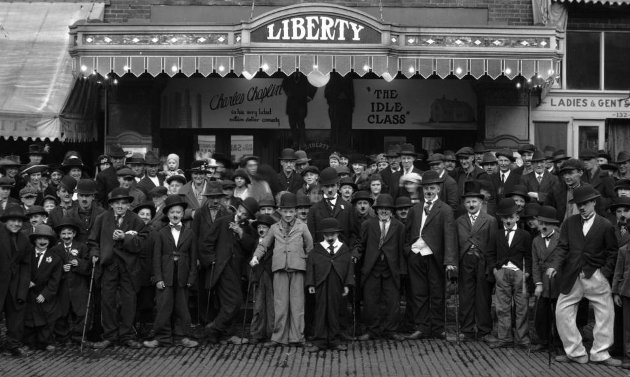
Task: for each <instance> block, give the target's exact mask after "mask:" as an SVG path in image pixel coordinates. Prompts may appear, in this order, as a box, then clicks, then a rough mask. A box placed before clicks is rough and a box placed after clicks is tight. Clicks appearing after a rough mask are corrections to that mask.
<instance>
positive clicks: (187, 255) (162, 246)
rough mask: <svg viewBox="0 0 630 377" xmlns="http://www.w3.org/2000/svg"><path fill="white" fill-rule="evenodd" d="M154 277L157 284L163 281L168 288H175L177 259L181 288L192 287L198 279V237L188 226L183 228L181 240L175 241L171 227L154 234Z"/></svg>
mask: <svg viewBox="0 0 630 377" xmlns="http://www.w3.org/2000/svg"><path fill="white" fill-rule="evenodd" d="M154 235H155V241H154V242H155V243H154V248H153V276H154V278H155V281H156V282H159V281H163V282H164V284H166V286H167V287H172V286H173V280H174V276H173V271H174V270H175V261H174V260H175V258H179V260H178V262H177V282H178V285H179V287H185V286H186V285H187V284H188V285H189V286H192V285H193V284H194V283H195V280H196V279H197V237H196V236H195V234H194V233H193V231H192V230H191V229H190V227H188V226H185V225H184V226H183V227H182V230H181V232H180V234H179V240H178V242H177V245H175V239H174V238H173V234H172V232H171V227H170V225H168V224H167V225H165V226H164V227H162V229H160V230H158V231H157V232H155V233H154Z"/></svg>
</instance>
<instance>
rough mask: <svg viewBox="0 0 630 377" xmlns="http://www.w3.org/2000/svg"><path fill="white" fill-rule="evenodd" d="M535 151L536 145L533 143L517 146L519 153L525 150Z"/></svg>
mask: <svg viewBox="0 0 630 377" xmlns="http://www.w3.org/2000/svg"><path fill="white" fill-rule="evenodd" d="M535 151H536V146H535V145H533V144H525V145H521V146H520V147H519V148H518V153H519V154H523V153H526V152H529V153H534V152H535Z"/></svg>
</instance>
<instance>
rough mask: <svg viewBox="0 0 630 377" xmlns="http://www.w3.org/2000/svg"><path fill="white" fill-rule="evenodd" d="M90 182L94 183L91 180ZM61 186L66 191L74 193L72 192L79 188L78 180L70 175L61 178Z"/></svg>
mask: <svg viewBox="0 0 630 377" xmlns="http://www.w3.org/2000/svg"><path fill="white" fill-rule="evenodd" d="M86 180H87V179H86ZM82 181H83V179H82ZM89 181H90V182H94V181H92V180H91V179H89ZM59 186H60V187H63V188H64V189H66V191H68V192H70V193H72V192H74V189H75V188H76V187H77V180H76V179H74V178H72V177H71V176H69V175H64V176H63V177H62V178H61V181H59Z"/></svg>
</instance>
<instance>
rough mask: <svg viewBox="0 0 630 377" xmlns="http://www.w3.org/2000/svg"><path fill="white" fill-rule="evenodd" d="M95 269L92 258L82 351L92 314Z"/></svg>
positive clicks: (82, 335) (94, 262)
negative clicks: (91, 302) (91, 303)
mask: <svg viewBox="0 0 630 377" xmlns="http://www.w3.org/2000/svg"><path fill="white" fill-rule="evenodd" d="M94 270H96V261H95V260H92V276H91V277H90V290H89V291H88V299H87V307H86V308H85V319H84V320H83V333H82V334H81V352H83V344H85V330H87V321H88V318H89V314H90V301H92V287H93V286H94Z"/></svg>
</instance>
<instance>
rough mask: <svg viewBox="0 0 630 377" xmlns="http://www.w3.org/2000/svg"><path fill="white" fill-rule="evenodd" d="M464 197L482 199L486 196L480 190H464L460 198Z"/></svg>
mask: <svg viewBox="0 0 630 377" xmlns="http://www.w3.org/2000/svg"><path fill="white" fill-rule="evenodd" d="M465 198H478V199H481V200H483V199H485V198H486V196H485V195H484V194H482V193H480V192H466V193H464V194H463V195H462V199H465Z"/></svg>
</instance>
